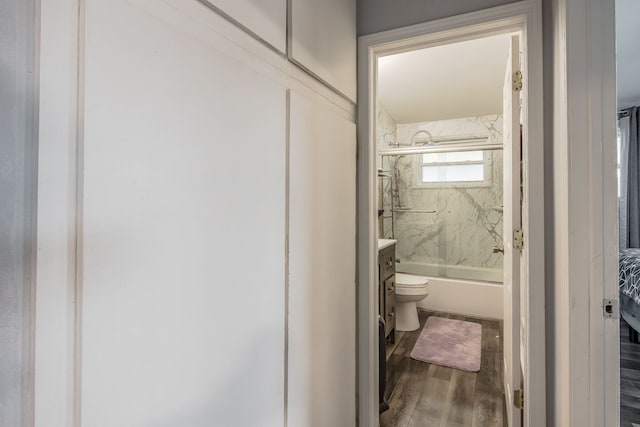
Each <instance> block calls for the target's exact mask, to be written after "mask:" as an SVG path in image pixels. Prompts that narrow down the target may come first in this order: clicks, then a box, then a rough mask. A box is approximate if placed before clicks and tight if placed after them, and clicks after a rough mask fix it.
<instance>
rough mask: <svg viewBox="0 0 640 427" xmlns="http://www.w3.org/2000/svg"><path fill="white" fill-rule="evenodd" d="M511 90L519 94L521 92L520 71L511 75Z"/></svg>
mask: <svg viewBox="0 0 640 427" xmlns="http://www.w3.org/2000/svg"><path fill="white" fill-rule="evenodd" d="M512 87H513V90H514V91H515V92H519V91H521V90H522V71H516V72H515V73H513V86H512Z"/></svg>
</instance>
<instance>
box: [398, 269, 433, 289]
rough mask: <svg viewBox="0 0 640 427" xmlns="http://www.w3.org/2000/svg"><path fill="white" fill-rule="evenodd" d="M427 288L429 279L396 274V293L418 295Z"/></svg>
mask: <svg viewBox="0 0 640 427" xmlns="http://www.w3.org/2000/svg"><path fill="white" fill-rule="evenodd" d="M428 288H429V278H427V277H424V276H416V275H413V274H403V273H396V293H397V292H398V291H400V293H405V294H409V293H414V292H415V293H420V292H424V291H425V290H426V289H428Z"/></svg>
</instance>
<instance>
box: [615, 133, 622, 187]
mask: <svg viewBox="0 0 640 427" xmlns="http://www.w3.org/2000/svg"><path fill="white" fill-rule="evenodd" d="M616 145H617V154H618V161H617V168H618V199H619V198H620V188H621V185H622V183H621V182H620V167H621V159H620V156H621V154H620V152H621V151H622V134H621V132H620V127H618V129H617V137H616Z"/></svg>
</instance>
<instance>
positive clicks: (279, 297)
mask: <svg viewBox="0 0 640 427" xmlns="http://www.w3.org/2000/svg"><path fill="white" fill-rule="evenodd" d="M84 3H85V4H86V25H85V28H86V29H85V31H86V45H85V49H84V52H85V53H84V55H85V61H84V64H85V69H84V77H85V78H84V84H83V86H84V109H83V111H82V112H81V114H82V116H83V117H84V135H83V156H82V160H81V161H82V163H81V165H82V166H81V173H80V175H81V176H80V179H79V180H80V182H81V184H82V196H81V204H82V205H81V206H82V209H81V212H82V216H81V219H82V224H81V228H82V235H81V242H82V245H81V249H82V252H81V253H82V261H83V268H82V272H81V274H82V277H81V282H82V299H81V301H80V302H79V303H80V304H81V306H80V310H81V313H82V315H81V327H80V335H81V338H80V342H81V346H82V349H81V352H80V353H79V354H81V359H79V360H78V363H81V365H80V366H79V369H80V371H81V377H80V378H81V388H80V389H79V390H80V393H81V396H80V402H81V404H82V410H81V425H82V426H91V427H112V426H156V427H165V426H166V427H170V426H178V425H181V426H194V427H196V426H213V425H221V426H222V425H225V426H232V425H236V426H264V427H272V426H281V425H283V423H284V411H283V407H284V363H283V360H284V337H285V335H284V333H285V329H284V320H285V307H284V304H285V298H284V295H285V289H284V283H285V271H284V268H285V267H284V266H285V259H284V253H285V247H284V246H285V205H286V203H285V176H286V173H285V171H286V164H285V162H286V160H285V159H286V133H287V132H286V89H285V88H284V87H283V86H281V85H279V84H277V83H274V82H273V81H271V80H269V78H267V77H265V76H263V75H260V74H259V73H257V72H255V71H254V70H253V69H251V68H250V67H248V66H246V65H244V64H243V63H242V62H240V61H237V60H235V59H234V58H231V57H230V56H228V55H227V54H225V53H223V50H221V49H218V48H217V47H216V46H217V45H218V43H219V42H217V41H216V40H214V39H209V38H208V36H206V35H205V34H199V33H195V32H192V33H187V32H185V31H182V30H181V29H180V27H179V25H177V24H176V23H179V22H180V21H179V19H178V18H179V14H178V13H177V12H174V13H169V12H167V13H166V14H165V15H164V20H160V19H157V18H156V17H155V16H153V12H154V11H155V10H156V7H147V6H146V5H148V3H147V4H146V5H145V4H142V3H136V2H133V3H132V2H130V1H125V0H112V1H100V0H87V1H85V2H84ZM174 18H175V20H174ZM174 24H175V25H174ZM194 34H195V35H194ZM61 393H62V391H61ZM43 421H44V420H43Z"/></svg>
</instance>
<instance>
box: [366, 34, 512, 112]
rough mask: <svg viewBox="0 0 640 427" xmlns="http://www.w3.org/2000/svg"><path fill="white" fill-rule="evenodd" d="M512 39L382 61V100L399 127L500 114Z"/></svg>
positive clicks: (467, 43) (490, 39)
mask: <svg viewBox="0 0 640 427" xmlns="http://www.w3.org/2000/svg"><path fill="white" fill-rule="evenodd" d="M509 38H510V36H509V35H500V36H494V37H487V38H483V39H478V40H470V41H465V42H460V43H455V44H448V45H444V46H438V47H432V48H428V49H422V50H417V51H412V52H406V53H401V54H397V55H391V56H386V57H383V58H380V59H379V62H378V65H379V67H378V100H379V101H380V102H381V103H382V105H383V106H384V108H385V109H386V110H387V111H388V112H389V114H391V116H392V117H393V118H394V120H395V121H396V122H397V123H414V122H422V121H431V120H445V119H453V118H459V117H472V116H482V115H487V114H501V113H502V86H503V84H504V78H505V71H506V65H507V53H508V49H509Z"/></svg>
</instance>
